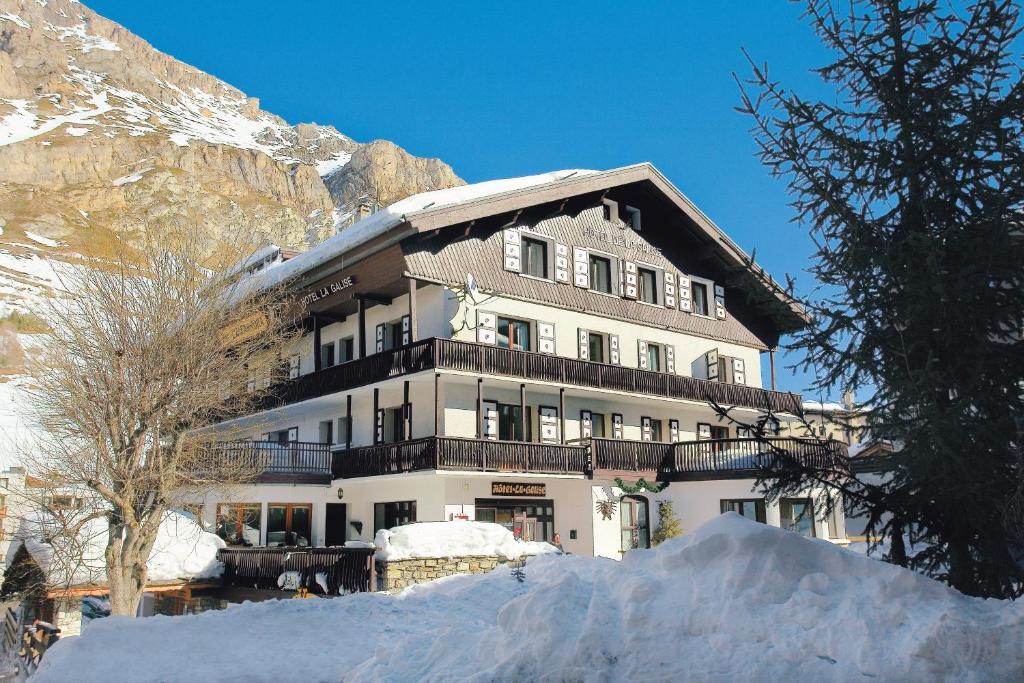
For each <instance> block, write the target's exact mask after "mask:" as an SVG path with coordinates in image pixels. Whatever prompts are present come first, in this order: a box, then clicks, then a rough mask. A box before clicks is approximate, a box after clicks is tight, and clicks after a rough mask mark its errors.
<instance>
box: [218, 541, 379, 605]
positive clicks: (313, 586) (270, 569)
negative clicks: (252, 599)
mask: <svg viewBox="0 0 1024 683" xmlns="http://www.w3.org/2000/svg"><path fill="white" fill-rule="evenodd" d="M373 553H374V549H373V548H306V547H301V548H297V547H296V548H223V549H221V550H218V551H217V559H218V560H220V561H221V562H223V563H224V576H223V582H224V585H226V586H245V587H246V588H251V587H257V588H264V589H278V583H277V581H278V577H280V576H281V574H283V573H284V572H296V573H298V575H299V585H300V586H301V587H302V588H308V589H309V590H310V591H311V592H313V593H322V592H325V590H324V586H322V585H321V584H320V582H319V581H317V574H322V575H323V577H321V578H322V579H324V580H325V582H326V584H327V585H326V592H327V593H328V594H329V595H337V594H338V593H339V592H348V593H356V592H366V591H372V590H374V588H375V584H376V581H375V579H374V561H373Z"/></svg>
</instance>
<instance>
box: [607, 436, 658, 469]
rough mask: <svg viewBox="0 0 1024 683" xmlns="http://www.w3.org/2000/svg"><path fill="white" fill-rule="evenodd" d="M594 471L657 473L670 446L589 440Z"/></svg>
mask: <svg viewBox="0 0 1024 683" xmlns="http://www.w3.org/2000/svg"><path fill="white" fill-rule="evenodd" d="M590 448H591V452H592V456H591V457H592V459H593V463H594V469H596V470H627V471H634V472H659V471H661V470H662V469H663V467H664V465H665V462H666V459H667V458H668V456H669V453H671V451H672V444H670V443H661V442H658V441H623V440H621V439H591V440H590Z"/></svg>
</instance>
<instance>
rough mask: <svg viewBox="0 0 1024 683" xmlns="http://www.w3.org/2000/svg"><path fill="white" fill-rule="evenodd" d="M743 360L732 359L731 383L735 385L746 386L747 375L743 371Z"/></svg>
mask: <svg viewBox="0 0 1024 683" xmlns="http://www.w3.org/2000/svg"><path fill="white" fill-rule="evenodd" d="M743 368H744V365H743V359H742V358H733V359H732V381H733V382H735V383H736V384H746V383H747V375H746V373H745V372H744V370H743Z"/></svg>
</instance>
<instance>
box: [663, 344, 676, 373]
mask: <svg viewBox="0 0 1024 683" xmlns="http://www.w3.org/2000/svg"><path fill="white" fill-rule="evenodd" d="M665 372H667V373H668V374H670V375H674V374H676V347H674V346H672V345H671V344H668V345H666V346H665Z"/></svg>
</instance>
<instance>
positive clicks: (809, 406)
mask: <svg viewBox="0 0 1024 683" xmlns="http://www.w3.org/2000/svg"><path fill="white" fill-rule="evenodd" d="M803 408H804V412H805V413H834V412H837V411H843V410H846V406H844V405H843V404H842V403H829V402H822V401H804V402H803Z"/></svg>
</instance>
